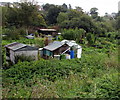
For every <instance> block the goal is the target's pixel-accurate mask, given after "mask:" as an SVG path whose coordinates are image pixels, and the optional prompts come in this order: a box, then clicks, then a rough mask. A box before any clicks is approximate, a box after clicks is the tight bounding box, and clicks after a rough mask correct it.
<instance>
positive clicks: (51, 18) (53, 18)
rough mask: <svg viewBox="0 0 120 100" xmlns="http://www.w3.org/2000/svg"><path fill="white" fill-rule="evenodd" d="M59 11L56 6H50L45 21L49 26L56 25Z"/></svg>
mask: <svg viewBox="0 0 120 100" xmlns="http://www.w3.org/2000/svg"><path fill="white" fill-rule="evenodd" d="M60 11H61V9H60V7H58V6H52V7H50V8H49V10H48V13H47V16H46V19H47V21H48V24H49V25H53V24H56V23H57V17H58V15H59V13H60Z"/></svg>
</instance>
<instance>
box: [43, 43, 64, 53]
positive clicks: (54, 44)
mask: <svg viewBox="0 0 120 100" xmlns="http://www.w3.org/2000/svg"><path fill="white" fill-rule="evenodd" d="M64 44H65V43H62V42H59V41H54V42H53V43H50V44H49V45H47V46H45V47H44V49H47V50H50V51H54V50H56V49H58V48H59V47H61V46H62V45H64Z"/></svg>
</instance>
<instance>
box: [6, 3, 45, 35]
mask: <svg viewBox="0 0 120 100" xmlns="http://www.w3.org/2000/svg"><path fill="white" fill-rule="evenodd" d="M6 13H7V17H6V18H7V23H8V26H10V27H11V26H15V27H17V28H19V27H25V28H26V32H27V33H28V30H29V28H33V27H35V26H38V27H40V26H42V27H43V26H46V23H45V20H44V18H43V17H42V15H41V14H40V12H39V7H38V5H33V4H32V3H31V2H25V3H19V4H17V5H14V7H8V10H7V12H6ZM13 19H14V20H13Z"/></svg>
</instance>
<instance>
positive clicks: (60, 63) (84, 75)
mask: <svg viewBox="0 0 120 100" xmlns="http://www.w3.org/2000/svg"><path fill="white" fill-rule="evenodd" d="M93 51H94V52H93ZM110 56H113V57H112V58H110V59H111V60H110V59H109V57H108V56H107V54H105V51H104V50H101V49H94V48H85V47H84V49H83V54H82V58H81V59H72V60H55V59H51V60H43V59H40V60H39V61H34V62H18V63H17V64H15V65H14V66H11V68H9V69H6V70H3V90H4V92H3V97H14V98H31V97H36V98H40V97H43V98H48V97H49V98H52V97H54V98H61V97H62V98H76V97H80V98H84V97H85V98H118V97H119V96H120V95H119V87H118V74H119V73H118V71H117V68H118V64H117V62H112V64H109V63H106V62H107V60H108V61H109V60H110V62H111V61H112V59H114V58H116V56H117V54H114V52H113V54H110ZM98 62H99V63H98ZM23 91H24V92H23Z"/></svg>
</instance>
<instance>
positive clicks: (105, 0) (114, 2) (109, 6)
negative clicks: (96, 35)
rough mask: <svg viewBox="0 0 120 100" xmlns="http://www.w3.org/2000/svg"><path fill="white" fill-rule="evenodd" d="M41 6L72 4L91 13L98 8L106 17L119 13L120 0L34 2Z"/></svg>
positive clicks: (52, 0) (48, 0) (7, 0)
mask: <svg viewBox="0 0 120 100" xmlns="http://www.w3.org/2000/svg"><path fill="white" fill-rule="evenodd" d="M19 1H20V0H1V2H19ZM34 1H37V2H38V3H39V4H41V5H42V4H45V3H50V4H56V5H62V4H63V3H65V4H67V5H69V4H71V6H72V8H74V7H75V6H79V7H82V9H83V10H84V11H86V12H88V11H90V9H91V8H92V7H96V8H98V12H99V14H100V15H104V14H105V13H106V12H107V13H109V14H111V13H112V12H116V13H117V12H118V2H119V1H120V0H34Z"/></svg>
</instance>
